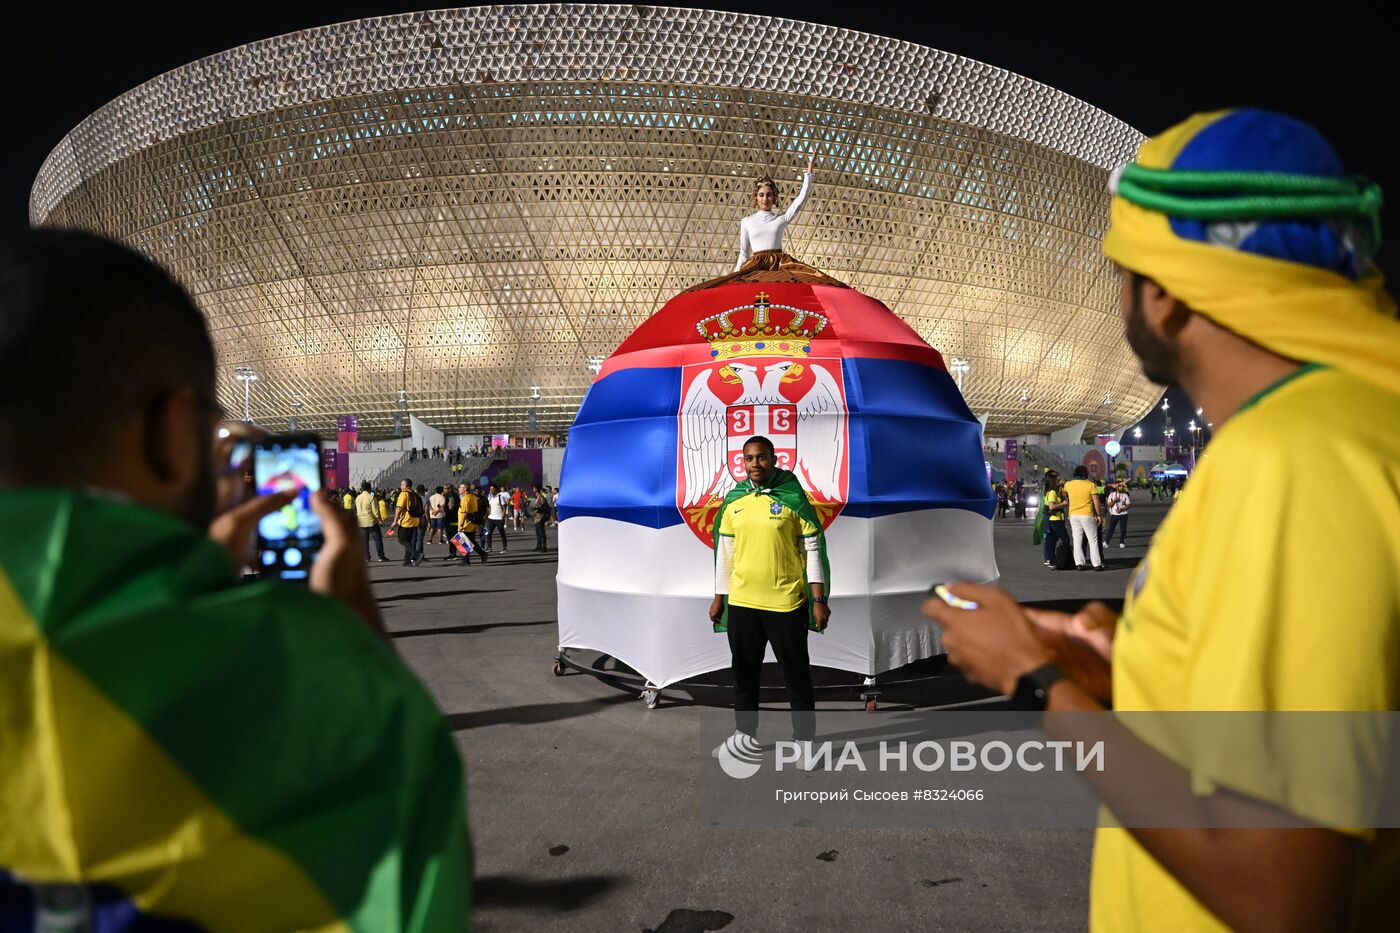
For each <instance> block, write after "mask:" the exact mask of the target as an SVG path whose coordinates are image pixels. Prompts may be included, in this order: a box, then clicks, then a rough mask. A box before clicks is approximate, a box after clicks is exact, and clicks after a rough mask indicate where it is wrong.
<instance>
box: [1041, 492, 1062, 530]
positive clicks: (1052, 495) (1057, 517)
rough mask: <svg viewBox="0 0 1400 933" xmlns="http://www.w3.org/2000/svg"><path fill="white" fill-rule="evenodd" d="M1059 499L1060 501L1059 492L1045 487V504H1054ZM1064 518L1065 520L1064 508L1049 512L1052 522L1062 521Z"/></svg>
mask: <svg viewBox="0 0 1400 933" xmlns="http://www.w3.org/2000/svg"><path fill="white" fill-rule="evenodd" d="M1059 501H1060V494H1059V493H1058V492H1056V491H1055V490H1053V489H1047V490H1046V491H1045V504H1046V505H1047V506H1051V505H1054V504H1055V503H1056V502H1059ZM1064 520H1065V510H1064V509H1060V510H1059V511H1058V512H1051V513H1050V521H1052V522H1062V521H1064Z"/></svg>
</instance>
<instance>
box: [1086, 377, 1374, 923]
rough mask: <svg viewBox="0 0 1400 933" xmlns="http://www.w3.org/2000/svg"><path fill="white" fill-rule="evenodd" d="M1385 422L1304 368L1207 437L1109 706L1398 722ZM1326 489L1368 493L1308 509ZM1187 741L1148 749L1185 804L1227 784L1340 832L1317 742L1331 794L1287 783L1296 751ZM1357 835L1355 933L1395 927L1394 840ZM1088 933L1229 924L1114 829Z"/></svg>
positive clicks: (1167, 533) (1099, 855)
mask: <svg viewBox="0 0 1400 933" xmlns="http://www.w3.org/2000/svg"><path fill="white" fill-rule="evenodd" d="M1387 412H1389V414H1387ZM1396 424H1400V396H1395V395H1391V394H1389V393H1387V392H1386V391H1385V390H1383V389H1381V388H1378V387H1374V386H1372V385H1371V384H1369V383H1366V382H1363V381H1361V380H1358V379H1356V378H1355V377H1352V376H1349V375H1346V374H1344V373H1340V372H1337V371H1335V370H1332V369H1325V368H1319V367H1304V368H1303V369H1302V370H1300V371H1299V373H1298V374H1297V375H1295V376H1293V377H1291V378H1289V379H1287V380H1285V381H1283V382H1280V383H1279V384H1278V385H1276V386H1274V387H1272V388H1271V389H1270V390H1268V391H1267V392H1265V393H1262V394H1261V396H1260V397H1259V398H1258V399H1256V400H1255V401H1254V402H1253V403H1252V404H1249V405H1247V406H1245V407H1244V408H1242V409H1241V410H1240V411H1239V412H1237V413H1236V414H1235V416H1234V417H1233V418H1231V419H1230V420H1229V421H1228V422H1227V423H1226V424H1224V425H1223V426H1222V427H1221V428H1220V430H1219V432H1218V433H1217V434H1216V436H1215V438H1214V439H1213V440H1212V441H1211V444H1210V446H1209V447H1208V448H1206V451H1205V453H1204V454H1203V456H1202V457H1201V460H1200V465H1199V467H1198V469H1197V470H1196V472H1195V473H1194V474H1193V476H1192V478H1191V482H1190V483H1188V484H1187V485H1186V487H1185V489H1184V490H1183V491H1182V494H1181V498H1180V500H1179V501H1178V502H1177V503H1176V505H1174V506H1173V507H1172V510H1171V512H1170V513H1169V514H1168V515H1167V518H1166V520H1165V521H1163V523H1162V525H1161V527H1160V528H1159V529H1158V530H1157V533H1156V535H1155V536H1154V537H1153V539H1152V546H1151V549H1150V550H1149V551H1148V554H1147V556H1146V558H1144V560H1143V561H1142V563H1141V564H1139V565H1138V568H1137V570H1136V571H1135V572H1134V574H1133V577H1132V580H1131V581H1130V583H1129V587H1128V593H1127V601H1126V603H1125V606H1124V610H1123V615H1122V617H1121V618H1120V619H1119V623H1118V630H1117V634H1116V636H1115V638H1114V645H1113V705H1114V709H1115V710H1119V711H1136V710H1148V711H1154V710H1155V711H1173V710H1180V711H1185V712H1191V711H1206V710H1242V711H1251V710H1254V711H1270V710H1284V711H1289V710H1318V711H1327V710H1358V711H1377V710H1395V709H1400V626H1397V625H1396V620H1397V619H1400V496H1397V493H1396V490H1397V489H1400V432H1397V431H1395V430H1388V429H1384V428H1382V427H1379V426H1384V425H1396ZM1338 489H1348V490H1358V491H1361V492H1364V493H1365V495H1364V498H1358V499H1357V500H1356V506H1355V507H1354V508H1350V507H1349V508H1325V507H1319V506H1318V503H1319V502H1320V501H1325V500H1326V499H1327V497H1328V496H1330V495H1331V494H1332V493H1333V492H1334V491H1335V490H1338ZM1129 724H1130V725H1131V723H1129ZM1191 739H1192V737H1191V736H1190V735H1188V734H1185V733H1178V734H1175V735H1171V734H1168V733H1162V734H1161V735H1159V736H1157V738H1156V740H1154V741H1153V745H1154V746H1156V747H1157V748H1158V749H1159V750H1160V751H1161V752H1162V753H1163V754H1165V755H1167V756H1168V757H1170V758H1171V759H1172V760H1174V761H1176V762H1177V763H1178V764H1180V765H1181V766H1182V767H1184V768H1186V769H1187V770H1188V771H1189V772H1190V775H1191V782H1192V785H1193V787H1194V789H1195V791H1196V793H1198V794H1201V795H1208V794H1210V793H1212V792H1213V791H1214V790H1215V789H1216V788H1217V787H1226V788H1229V789H1231V790H1234V791H1236V792H1238V793H1241V794H1244V795H1246V796H1249V797H1254V798H1256V799H1260V800H1264V801H1266V802H1269V803H1273V804H1275V805H1277V806H1280V807H1282V808H1283V809H1285V810H1288V811H1290V812H1293V813H1296V814H1299V815H1301V816H1304V817H1309V816H1311V817H1312V818H1313V819H1317V820H1319V821H1321V822H1324V823H1326V824H1330V825H1338V823H1337V822H1336V821H1333V820H1327V819H1325V816H1326V814H1325V812H1324V811H1326V810H1328V808H1330V807H1332V806H1335V805H1336V802H1337V801H1338V800H1341V799H1344V798H1345V797H1346V790H1345V786H1344V785H1345V783H1346V782H1348V781H1349V780H1355V779H1356V775H1355V774H1354V773H1351V772H1348V771H1347V769H1346V766H1345V765H1344V764H1341V763H1336V764H1334V761H1333V760H1331V759H1328V758H1326V756H1320V755H1319V754H1318V752H1317V743H1313V744H1312V750H1311V752H1310V754H1311V755H1312V757H1313V758H1314V759H1318V758H1321V759H1322V760H1321V761H1318V762H1308V764H1309V765H1310V766H1313V767H1317V768H1318V770H1320V771H1322V772H1323V773H1324V774H1325V776H1326V777H1327V778H1328V779H1329V780H1328V782H1327V784H1326V786H1321V785H1320V784H1319V783H1318V782H1315V781H1308V780H1306V779H1300V778H1299V777H1298V775H1299V774H1300V773H1304V772H1305V771H1306V770H1308V769H1302V768H1298V767H1296V763H1297V760H1298V759H1300V758H1301V757H1302V755H1303V754H1308V753H1309V750H1308V749H1304V748H1270V749H1266V750H1264V754H1262V755H1244V756H1241V755H1239V754H1238V753H1231V752H1224V753H1208V754H1202V753H1201V752H1199V751H1193V750H1192V747H1191V744H1190V743H1191ZM1256 751H1257V750H1256ZM1270 755H1277V756H1283V757H1281V758H1280V759H1279V761H1276V762H1273V764H1274V765H1277V764H1279V763H1281V762H1282V761H1283V760H1288V758H1289V756H1290V755H1293V756H1297V757H1295V758H1294V764H1295V767H1292V768H1289V769H1287V771H1286V772H1285V770H1284V769H1283V768H1280V767H1276V766H1274V767H1271V762H1270V761H1269V756H1270ZM1345 760H1349V759H1347V758H1346V756H1338V758H1337V761H1338V762H1341V761H1345ZM1329 768H1331V769H1332V770H1331V771H1330V772H1329V771H1328V770H1327V769H1329ZM1342 825H1345V824H1342ZM1354 834H1355V835H1357V836H1359V837H1360V838H1361V839H1362V840H1363V841H1364V843H1365V844H1364V847H1363V850H1362V855H1361V861H1360V864H1359V866H1358V876H1357V878H1358V883H1357V889H1356V893H1355V899H1354V901H1353V914H1352V923H1353V928H1354V929H1358V930H1371V929H1384V928H1391V927H1393V925H1394V908H1393V899H1394V892H1395V891H1396V890H1397V889H1400V830H1394V829H1381V830H1358V831H1355V832H1354ZM1090 927H1091V928H1092V929H1093V930H1097V931H1104V933H1108V931H1112V933H1123V931H1129V933H1131V931H1136V930H1163V931H1177V930H1219V929H1224V928H1223V926H1222V925H1221V924H1220V922H1219V920H1218V919H1216V917H1215V916H1214V915H1213V914H1211V913H1210V912H1209V911H1208V910H1206V908H1205V907H1203V906H1202V905H1201V903H1200V902H1199V901H1197V900H1196V899H1195V897H1194V896H1193V895H1191V894H1190V893H1188V892H1187V891H1186V890H1185V889H1184V888H1183V887H1182V886H1181V885H1180V884H1178V883H1177V881H1176V880H1175V879H1174V878H1173V877H1172V876H1171V875H1169V874H1168V873H1167V872H1166V871H1165V870H1164V869H1163V868H1162V867H1161V866H1160V865H1159V864H1158V863H1157V862H1156V860H1154V859H1153V858H1152V857H1151V856H1150V855H1148V854H1147V852H1146V851H1145V850H1144V849H1142V847H1141V846H1139V845H1138V844H1137V843H1136V842H1135V841H1133V839H1132V837H1131V836H1130V835H1129V834H1128V832H1127V831H1126V830H1122V829H1109V828H1101V829H1099V830H1098V834H1097V836H1096V838H1095V842H1094V866H1093V873H1092V880H1091V883H1090Z"/></svg>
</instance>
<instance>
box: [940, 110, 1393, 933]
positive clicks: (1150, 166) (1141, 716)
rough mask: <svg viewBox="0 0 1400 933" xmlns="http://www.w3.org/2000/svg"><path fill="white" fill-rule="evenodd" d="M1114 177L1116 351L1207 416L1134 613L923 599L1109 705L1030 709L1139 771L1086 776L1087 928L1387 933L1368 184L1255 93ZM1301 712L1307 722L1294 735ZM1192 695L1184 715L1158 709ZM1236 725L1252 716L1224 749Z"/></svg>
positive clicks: (991, 677) (1020, 677)
mask: <svg viewBox="0 0 1400 933" xmlns="http://www.w3.org/2000/svg"><path fill="white" fill-rule="evenodd" d="M1110 177H1111V178H1112V179H1113V181H1112V190H1113V193H1114V197H1113V198H1112V201H1111V202H1110V212H1111V223H1110V226H1109V230H1108V232H1107V234H1106V236H1105V237H1104V241H1103V251H1104V254H1105V256H1107V257H1108V258H1109V259H1111V260H1113V261H1114V262H1115V263H1117V264H1118V266H1119V268H1120V273H1121V276H1122V283H1121V292H1120V297H1119V308H1120V313H1121V314H1122V317H1123V322H1124V332H1125V335H1126V338H1127V342H1128V345H1129V346H1130V347H1131V348H1132V350H1133V353H1134V354H1135V355H1136V356H1137V358H1138V361H1139V363H1140V364H1141V367H1142V371H1143V374H1144V375H1145V376H1146V377H1147V378H1148V379H1150V380H1151V381H1152V382H1155V383H1157V384H1158V385H1180V386H1181V387H1182V388H1183V389H1184V390H1185V391H1186V392H1187V394H1188V395H1189V396H1190V397H1191V398H1192V400H1194V401H1195V402H1196V403H1197V404H1198V405H1200V406H1201V408H1202V409H1203V410H1204V412H1205V416H1206V418H1207V419H1208V421H1209V422H1210V423H1212V424H1214V425H1215V426H1216V427H1215V432H1216V433H1215V438H1214V440H1212V441H1211V447H1210V456H1209V457H1206V458H1202V461H1201V463H1200V465H1199V467H1198V469H1197V470H1196V472H1195V473H1193V474H1192V477H1191V489H1190V490H1189V492H1188V493H1187V494H1186V495H1183V496H1182V497H1181V499H1180V501H1178V502H1177V503H1176V504H1175V505H1174V506H1173V507H1172V512H1171V515H1170V516H1169V517H1168V519H1167V520H1166V521H1164V522H1163V523H1162V524H1161V525H1160V526H1158V528H1157V530H1156V532H1155V534H1154V535H1153V537H1152V541H1151V543H1150V545H1149V548H1148V552H1147V555H1146V557H1145V558H1144V559H1143V560H1142V562H1141V563H1140V564H1138V566H1137V569H1136V570H1135V571H1134V573H1133V576H1132V580H1131V582H1130V584H1129V586H1128V588H1127V592H1126V593H1125V598H1124V604H1123V611H1122V613H1121V614H1118V613H1114V612H1113V611H1112V610H1110V609H1109V608H1108V607H1107V606H1105V605H1103V604H1102V603H1090V604H1089V605H1087V606H1085V607H1084V608H1083V609H1081V610H1080V611H1079V612H1077V613H1075V614H1073V615H1070V614H1068V613H1062V612H1050V611H1044V610H1035V609H1028V608H1026V607H1023V606H1021V605H1020V604H1019V603H1017V602H1016V601H1015V600H1014V599H1012V598H1011V596H1010V595H1009V594H1008V593H1006V592H1005V591H1004V590H1002V589H1000V588H998V587H993V586H981V585H977V584H973V583H958V584H954V585H952V586H951V587H950V590H951V592H952V593H953V595H955V596H957V597H959V598H961V599H964V600H968V601H971V602H973V603H976V604H978V608H976V609H972V610H965V609H959V608H953V607H950V606H948V605H947V604H946V603H944V602H943V601H942V600H938V599H931V600H928V601H927V602H926V603H925V606H924V612H925V613H926V614H927V615H928V616H929V617H930V618H932V619H934V620H935V621H937V622H939V623H940V624H941V625H942V627H943V637H944V645H945V646H946V647H947V650H948V659H949V660H950V661H951V662H952V663H954V664H956V665H957V667H958V669H959V670H960V671H961V672H962V673H963V674H964V676H966V677H967V679H968V680H970V681H973V682H975V683H980V684H983V685H985V686H987V687H990V688H992V689H994V690H997V691H998V692H1001V693H1006V694H1010V695H1011V696H1012V697H1013V700H1017V699H1018V698H1019V702H1018V705H1019V706H1020V707H1021V708H1022V709H1027V710H1043V711H1045V712H1047V713H1048V714H1057V713H1061V712H1072V713H1076V714H1079V713H1086V712H1088V713H1104V712H1105V711H1106V710H1107V709H1109V708H1110V707H1111V709H1112V711H1113V713H1114V716H1108V715H1106V714H1105V715H1099V716H1084V715H1075V716H1058V715H1047V716H1045V717H1044V720H1043V722H1044V727H1045V729H1046V731H1047V732H1048V733H1050V736H1051V738H1053V739H1055V740H1059V741H1066V742H1070V741H1075V740H1083V739H1084V738H1085V736H1086V733H1088V734H1091V735H1094V736H1103V735H1105V734H1108V735H1109V736H1110V740H1111V741H1113V743H1114V744H1113V745H1112V746H1111V748H1110V751H1109V754H1108V755H1107V756H1106V757H1107V760H1108V761H1109V762H1110V763H1114V762H1125V763H1126V762H1131V763H1132V764H1133V765H1134V773H1133V774H1132V775H1131V777H1132V778H1134V779H1133V780H1113V779H1110V775H1105V774H1101V773H1099V772H1095V771H1094V770H1093V769H1088V770H1084V771H1081V776H1082V777H1083V778H1084V779H1085V780H1086V782H1087V783H1088V784H1089V785H1090V786H1091V787H1092V788H1093V790H1094V792H1095V794H1096V795H1097V796H1098V797H1099V799H1100V801H1101V803H1102V804H1103V805H1104V806H1103V808H1102V809H1101V811H1100V812H1101V813H1103V814H1104V815H1105V818H1104V819H1103V820H1102V821H1101V824H1100V828H1099V829H1098V831H1097V834H1096V836H1095V841H1094V861H1093V869H1092V873H1091V879H1090V927H1091V928H1092V929H1094V930H1103V931H1116V930H1148V929H1153V930H1207V929H1210V930H1216V929H1226V928H1230V929H1251V930H1283V929H1290V930H1324V929H1351V930H1379V929H1393V928H1394V927H1395V899H1394V892H1395V890H1396V889H1397V885H1400V877H1398V876H1400V861H1397V859H1396V852H1397V838H1396V835H1395V830H1394V829H1393V828H1391V827H1393V826H1394V824H1393V823H1391V822H1388V821H1385V820H1386V817H1385V816H1384V815H1383V814H1379V811H1380V810H1382V809H1383V807H1375V808H1371V809H1372V813H1371V815H1370V816H1366V815H1361V816H1356V815H1354V814H1355V813H1356V810H1348V808H1347V806H1346V805H1347V803H1348V802H1349V801H1350V800H1353V799H1356V798H1357V797H1361V796H1363V795H1359V794H1355V793H1354V791H1355V789H1356V787H1358V786H1365V779H1364V778H1362V779H1360V780H1358V779H1357V774H1358V772H1359V771H1360V770H1362V769H1363V768H1365V769H1374V770H1375V771H1377V772H1379V773H1380V774H1382V775H1384V774H1385V773H1386V767H1385V764H1384V763H1385V761H1386V755H1387V750H1386V749H1385V748H1384V747H1383V746H1382V747H1380V748H1379V749H1377V748H1376V746H1375V745H1370V746H1368V744H1367V742H1366V741H1365V740H1364V739H1363V740H1362V741H1359V742H1353V741H1351V740H1350V738H1351V737H1349V736H1346V735H1345V733H1346V731H1347V730H1346V726H1347V724H1348V723H1349V722H1354V721H1356V720H1358V719H1360V720H1361V721H1363V722H1367V723H1371V722H1374V728H1375V729H1376V730H1377V731H1378V732H1380V733H1381V734H1385V733H1386V732H1389V731H1391V730H1390V729H1389V726H1388V724H1387V722H1388V720H1387V718H1386V717H1390V716H1393V714H1394V713H1393V711H1395V710H1400V650H1397V645H1398V644H1400V643H1398V642H1397V630H1396V619H1400V575H1397V574H1396V572H1395V571H1396V568H1397V567H1400V537H1397V535H1396V529H1397V528H1400V492H1397V490H1400V433H1397V432H1396V431H1395V430H1394V425H1395V424H1400V321H1397V320H1396V317H1395V303H1394V301H1393V300H1392V299H1391V298H1390V296H1389V295H1388V294H1387V293H1386V291H1385V289H1384V285H1383V281H1382V277H1381V275H1380V272H1379V270H1378V269H1377V268H1376V266H1375V264H1374V261H1373V258H1372V257H1373V256H1374V251H1375V250H1376V249H1377V248H1378V247H1379V245H1380V243H1379V240H1380V205H1381V197H1380V190H1379V188H1378V187H1376V186H1374V185H1371V184H1369V183H1368V182H1366V180H1365V179H1364V178H1360V177H1358V176H1356V175H1351V174H1348V173H1346V172H1345V171H1343V167H1342V161H1341V159H1340V158H1339V156H1338V155H1337V153H1336V152H1334V151H1333V150H1332V147H1331V146H1330V145H1328V143H1327V142H1326V140H1324V139H1323V138H1322V136H1321V135H1320V134H1319V133H1318V132H1317V131H1316V130H1314V129H1313V128H1312V127H1310V126H1308V125H1306V124H1304V123H1302V122H1301V121H1299V120H1296V119H1293V118H1291V117H1287V116H1284V115H1281V114H1275V113H1269V112H1266V111H1260V110H1226V111H1218V112H1215V113H1203V114H1196V115H1195V116H1192V117H1190V118H1189V119H1187V120H1186V121H1184V122H1183V123H1181V124H1178V125H1177V126H1174V127H1172V128H1170V129H1168V130H1167V131H1165V132H1163V133H1162V134H1160V135H1158V136H1156V137H1154V138H1152V139H1150V140H1148V141H1147V142H1145V143H1144V144H1143V145H1142V147H1141V149H1140V150H1139V151H1138V155H1137V159H1136V160H1135V161H1134V162H1132V163H1129V164H1128V165H1125V166H1122V167H1120V168H1119V169H1118V170H1117V171H1115V172H1114V173H1113V174H1112V176H1110ZM1242 192H1248V193H1249V196H1241V193H1242ZM1218 218H1226V221H1225V222H1222V223H1217V222H1215V221H1216V220H1217V219H1218ZM1342 322H1345V323H1342ZM1378 425H1391V428H1389V429H1380V430H1378V429H1377V426H1378ZM1331 489H1346V490H1351V489H1361V490H1366V491H1367V493H1368V495H1369V496H1370V498H1369V499H1368V502H1367V507H1366V508H1365V509H1362V510H1356V509H1335V508H1334V509H1328V508H1318V507H1317V501H1316V496H1315V495H1306V494H1304V495H1300V494H1299V491H1300V490H1301V491H1304V492H1306V493H1312V492H1313V491H1314V490H1331ZM1297 711H1308V712H1306V713H1303V716H1304V717H1315V718H1309V719H1305V720H1304V721H1306V722H1312V723H1314V725H1313V726H1312V728H1311V730H1310V735H1309V741H1308V742H1307V743H1306V744H1305V745H1304V747H1302V748H1298V746H1297V744H1296V740H1290V739H1289V736H1288V733H1289V732H1291V731H1293V730H1294V729H1295V728H1296V727H1297V724H1298V722H1299V717H1298V716H1296V715H1295V713H1296V712H1297ZM1182 712H1185V713H1188V714H1190V715H1191V716H1192V717H1193V719H1194V723H1195V725H1193V726H1192V727H1191V728H1182V727H1181V723H1180V720H1177V721H1175V722H1173V721H1171V720H1167V719H1165V717H1174V716H1176V715H1177V714H1179V713H1182ZM1202 713H1205V714H1212V715H1208V716H1205V717H1202V716H1200V715H1199V714H1202ZM1337 713H1346V714H1349V715H1347V716H1337V715H1336V714H1337ZM1123 714H1127V715H1123ZM1234 714H1242V715H1240V716H1235V715H1234ZM1260 714H1268V715H1267V716H1265V715H1260ZM1362 714H1364V715H1362ZM1207 722H1209V727H1205V726H1204V724H1205V723H1207ZM1222 723H1224V724H1229V730H1230V731H1231V732H1233V730H1234V729H1236V728H1241V727H1243V726H1249V727H1250V731H1249V732H1247V733H1246V734H1244V735H1241V736H1237V738H1238V741H1235V742H1233V743H1230V745H1229V746H1228V747H1224V748H1222V747H1221V745H1220V744H1219V743H1218V742H1217V741H1215V740H1213V739H1212V736H1211V733H1212V732H1217V731H1219V728H1218V725H1217V724H1222ZM1105 724H1108V725H1109V726H1111V731H1110V729H1108V728H1105ZM1250 724H1255V725H1250ZM1149 730H1150V731H1149ZM1139 732H1145V733H1147V734H1143V735H1141V737H1139ZM1173 732H1176V734H1174V735H1173V734H1169V733H1173ZM1124 733H1126V735H1125V734H1124ZM1324 733H1326V735H1324ZM1331 733H1337V736H1335V737H1337V738H1340V741H1338V742H1337V743H1336V744H1332V742H1331V739H1332V738H1334V736H1333V735H1331ZM1294 734H1295V735H1296V733H1294ZM1392 741H1393V740H1392ZM1290 752H1294V753H1298V752H1301V754H1296V756H1295V755H1294V754H1290ZM1389 754H1390V755H1391V760H1392V767H1391V769H1390V773H1389V775H1388V777H1389V779H1390V780H1391V781H1393V780H1394V769H1393V760H1394V759H1393V755H1394V752H1393V749H1391V750H1389ZM1358 761H1364V762H1367V764H1366V765H1364V766H1362V767H1361V768H1358V767H1357V765H1356V763H1357V762H1358ZM1111 767H1112V765H1110V768H1111ZM1121 773H1122V771H1121V770H1120V771H1119V772H1118V774H1121ZM1390 789H1393V785H1392V786H1391V788H1390ZM1392 800H1393V798H1392ZM1338 806H1339V807H1340V809H1333V808H1334V807H1338ZM1110 814H1111V816H1112V819H1109V816H1110ZM1163 814H1170V816H1167V817H1165V818H1164V817H1163ZM1338 814H1341V816H1340V817H1339V816H1338ZM1378 814H1379V815H1378ZM1134 816H1136V817H1137V819H1134V818H1133V817H1134Z"/></svg>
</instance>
